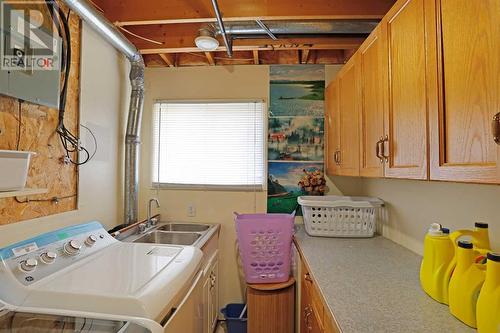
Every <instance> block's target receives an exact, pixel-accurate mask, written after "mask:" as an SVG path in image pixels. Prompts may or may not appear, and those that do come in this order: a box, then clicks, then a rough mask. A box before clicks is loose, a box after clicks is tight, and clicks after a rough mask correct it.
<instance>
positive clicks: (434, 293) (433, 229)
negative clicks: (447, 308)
mask: <svg viewBox="0 0 500 333" xmlns="http://www.w3.org/2000/svg"><path fill="white" fill-rule="evenodd" d="M454 256H455V247H454V245H453V242H452V241H451V239H450V231H449V230H448V229H446V228H442V227H441V225H440V224H438V223H433V224H431V226H430V228H429V231H428V232H427V235H426V236H425V240H424V257H423V259H422V265H421V266H420V285H421V286H422V289H423V290H424V291H425V292H426V293H427V294H428V295H429V296H430V297H432V298H433V299H435V300H436V301H438V302H440V303H444V304H448V285H449V282H450V278H451V274H452V272H453V268H454V267H455V265H454V264H452V263H454V261H453V258H454Z"/></svg>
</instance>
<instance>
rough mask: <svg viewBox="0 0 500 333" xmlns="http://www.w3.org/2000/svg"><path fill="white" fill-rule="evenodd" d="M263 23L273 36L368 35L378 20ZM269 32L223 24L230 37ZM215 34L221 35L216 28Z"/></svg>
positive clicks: (250, 25) (252, 26)
mask: <svg viewBox="0 0 500 333" xmlns="http://www.w3.org/2000/svg"><path fill="white" fill-rule="evenodd" d="M264 23H265V26H266V27H267V29H268V30H269V31H270V32H271V33H272V34H273V35H323V34H369V33H370V32H372V30H373V29H375V27H376V26H377V24H378V23H379V20H303V21H302V20H301V21H293V20H292V21H264ZM269 31H267V30H266V29H264V28H263V27H262V26H260V25H259V24H258V23H257V22H255V21H245V22H226V23H225V33H226V34H230V35H268V34H269ZM216 33H217V34H222V32H221V31H220V29H219V28H218V27H216Z"/></svg>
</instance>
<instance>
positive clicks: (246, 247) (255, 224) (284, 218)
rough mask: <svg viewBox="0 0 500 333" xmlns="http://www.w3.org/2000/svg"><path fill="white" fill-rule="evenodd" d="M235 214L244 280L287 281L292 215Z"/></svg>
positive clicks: (258, 281)
mask: <svg viewBox="0 0 500 333" xmlns="http://www.w3.org/2000/svg"><path fill="white" fill-rule="evenodd" d="M235 214H236V218H235V222H236V234H237V236H238V247H239V251H240V256H241V260H242V262H243V270H244V272H245V279H246V281H247V283H279V282H285V281H288V278H289V276H290V262H291V253H290V252H291V247H292V236H293V222H294V217H295V216H294V214H291V215H290V214H237V213H235Z"/></svg>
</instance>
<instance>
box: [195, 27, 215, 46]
mask: <svg viewBox="0 0 500 333" xmlns="http://www.w3.org/2000/svg"><path fill="white" fill-rule="evenodd" d="M194 43H195V44H196V46H197V47H198V48H199V49H200V50H202V51H215V50H216V49H217V48H218V47H219V41H218V40H217V38H215V32H214V31H213V30H212V29H210V28H208V27H203V28H201V29H200V30H198V37H196V38H195V39H194Z"/></svg>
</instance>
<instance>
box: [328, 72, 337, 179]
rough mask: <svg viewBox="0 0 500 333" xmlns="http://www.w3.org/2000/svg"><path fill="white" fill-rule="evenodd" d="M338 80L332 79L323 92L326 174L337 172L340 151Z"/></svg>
mask: <svg viewBox="0 0 500 333" xmlns="http://www.w3.org/2000/svg"><path fill="white" fill-rule="evenodd" d="M338 92H339V90H338V80H334V81H332V82H331V83H330V84H329V85H328V87H327V88H326V92H325V107H326V113H325V122H326V123H325V128H326V149H325V151H326V156H325V162H326V173H327V174H328V175H335V174H337V169H338V165H337V158H338V152H339V151H340V138H339V134H340V130H339V113H338V110H339V107H338V103H339V97H338Z"/></svg>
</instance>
